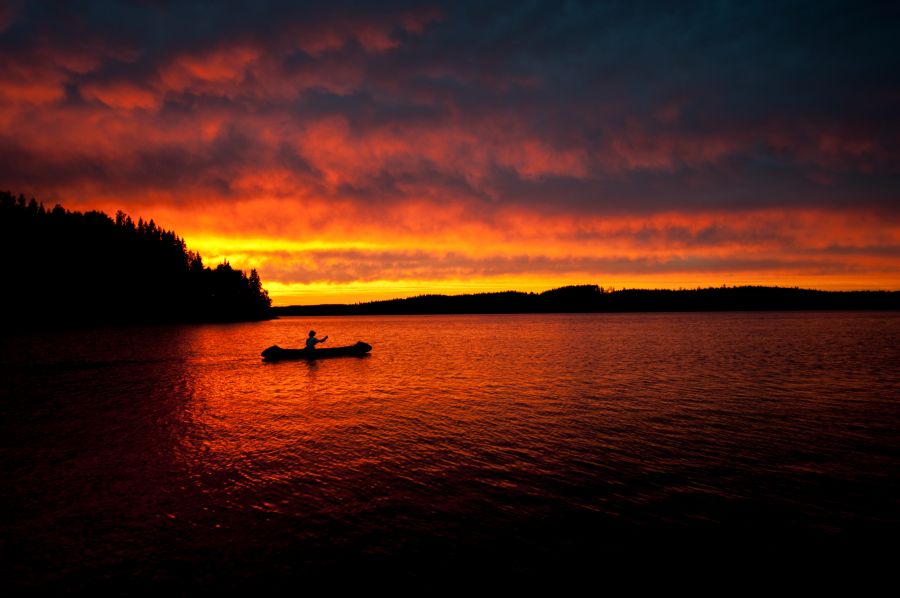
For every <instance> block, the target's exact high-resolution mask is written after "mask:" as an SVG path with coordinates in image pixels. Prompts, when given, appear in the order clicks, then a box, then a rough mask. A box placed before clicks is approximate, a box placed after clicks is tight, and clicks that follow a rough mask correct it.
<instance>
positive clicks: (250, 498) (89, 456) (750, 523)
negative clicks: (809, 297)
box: [0, 313, 900, 588]
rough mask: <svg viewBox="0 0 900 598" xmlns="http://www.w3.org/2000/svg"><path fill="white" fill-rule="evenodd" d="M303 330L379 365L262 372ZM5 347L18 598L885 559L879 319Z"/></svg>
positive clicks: (61, 338)
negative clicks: (690, 560)
mask: <svg viewBox="0 0 900 598" xmlns="http://www.w3.org/2000/svg"><path fill="white" fill-rule="evenodd" d="M310 327H314V328H315V329H316V330H317V331H318V333H319V336H320V337H321V336H323V335H326V334H327V335H329V337H330V339H329V341H328V344H326V345H325V346H338V345H344V344H352V343H354V342H355V341H357V340H365V341H367V342H369V343H370V344H372V345H373V346H374V349H373V352H372V353H371V355H370V356H368V357H365V358H344V359H333V360H324V361H321V362H318V363H312V364H309V363H306V362H284V363H277V364H267V363H263V362H261V360H260V358H259V353H260V351H261V350H262V349H264V348H265V347H267V346H269V345H271V344H279V345H281V346H283V347H284V346H287V347H290V346H301V343H302V340H303V339H304V337H305V336H306V332H307V331H308V330H309V329H310ZM0 342H2V350H0V363H2V366H0V373H2V386H0V393H2V397H0V399H2V400H0V410H2V411H0V412H2V419H0V442H2V447H3V459H2V467H3V479H4V481H5V488H4V490H3V492H2V497H3V501H4V503H6V504H5V505H4V507H5V508H4V509H3V515H2V543H3V549H4V553H5V554H4V555H3V556H4V565H3V566H4V568H5V569H7V571H5V572H4V573H5V575H6V576H7V577H6V578H7V579H10V576H11V579H13V580H14V582H15V584H17V585H23V586H33V587H39V586H43V585H50V586H58V587H61V588H77V587H79V586H82V585H93V584H96V583H101V584H102V583H110V584H115V583H125V582H131V581H134V580H140V581H141V583H151V584H162V585H165V584H167V583H171V584H179V585H178V586H177V587H190V586H191V584H197V585H199V584H204V585H210V584H213V585H214V584H231V583H240V582H242V581H248V582H249V581H252V580H255V579H259V578H260V577H263V576H264V577H265V578H266V579H269V580H276V581H277V580H280V581H283V582H285V583H292V582H293V581H294V580H297V579H302V578H308V577H309V576H317V575H327V574H334V573H339V574H345V573H344V572H358V571H368V572H372V571H377V572H379V573H381V574H383V575H388V576H389V575H394V574H397V575H403V576H407V577H414V578H415V577H417V576H418V577H422V578H425V577H429V576H432V575H444V574H452V575H456V574H458V573H459V572H460V571H494V572H498V571H499V572H508V573H511V574H519V575H523V574H531V575H540V574H541V573H542V572H554V571H558V570H560V569H562V568H566V567H571V568H575V567H582V566H591V567H595V566H597V563H598V562H600V561H602V558H603V557H621V556H623V555H624V558H629V557H630V556H632V555H641V556H645V557H646V556H647V555H648V554H653V555H656V556H661V555H665V554H668V553H670V552H682V553H683V552H684V551H690V550H699V551H701V552H705V553H707V554H708V553H711V552H718V551H725V552H726V553H727V552H729V551H746V550H747V549H748V547H752V550H753V551H754V552H755V553H757V554H766V553H771V554H787V553H791V552H792V551H798V550H804V551H806V550H819V551H822V552H827V551H831V550H846V551H848V552H850V551H856V550H857V548H859V547H862V546H869V547H871V546H872V545H873V544H872V543H873V542H877V541H880V540H896V536H897V532H898V531H900V368H898V365H900V314H897V313H887V314H885V313H813V314H802V313H726V314H651V315H648V314H639V315H623V314H615V315H551V316H531V315H524V316H440V317H435V316H430V317H429V316H425V317H375V318H319V319H317V320H311V319H306V318H284V319H281V320H276V321H272V322H263V323H252V324H234V325H207V326H178V327H154V328H150V327H148V328H128V329H106V330H94V331H86V332H85V331H80V332H60V333H52V334H51V333H45V334H41V335H36V336H29V337H19V338H6V339H3V340H2V341H0ZM893 550H894V551H896V548H894V549H893ZM347 574H352V573H347ZM181 584H188V586H184V585H181Z"/></svg>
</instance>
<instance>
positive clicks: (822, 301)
mask: <svg viewBox="0 0 900 598" xmlns="http://www.w3.org/2000/svg"><path fill="white" fill-rule="evenodd" d="M846 310H853V311H893V310H900V291H817V290H812V289H799V288H785V287H756V286H752V287H751V286H745V287H719V288H707V289H691V290H677V291H676V290H643V289H625V290H620V291H609V290H605V289H603V288H602V287H599V286H596V285H585V286H574V287H563V288H560V289H553V290H551V291H546V292H543V293H522V292H517V291H507V292H501V293H479V294H472V295H453V296H449V295H421V296H418V297H410V298H407V299H390V300H386V301H372V302H368V303H357V304H322V305H291V306H282V307H273V308H272V311H273V312H274V314H275V315H276V316H373V315H442V314H447V315H453V314H527V313H537V314H540V313H629V312H702V311H710V312H721V311H846Z"/></svg>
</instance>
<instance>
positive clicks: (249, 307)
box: [0, 191, 272, 329]
mask: <svg viewBox="0 0 900 598" xmlns="http://www.w3.org/2000/svg"><path fill="white" fill-rule="evenodd" d="M0 256H2V257H0V268H2V272H3V275H4V277H5V280H6V283H5V284H4V290H3V292H2V314H3V316H2V318H3V321H4V327H5V328H7V329H9V328H12V329H17V328H30V327H35V326H45V325H66V324H70V325H85V324H118V323H167V322H229V321H247V320H261V319H267V318H271V317H272V311H271V300H270V299H269V296H268V293H267V292H266V290H265V289H264V288H263V286H262V282H261V281H260V278H259V275H258V274H257V272H256V271H255V270H251V271H250V273H249V275H248V274H245V273H244V272H243V271H241V270H236V269H234V268H232V267H231V266H230V265H229V264H228V263H227V262H225V263H222V264H219V265H217V266H216V267H214V268H210V267H208V266H204V264H203V259H202V258H201V256H200V255H199V254H198V253H196V252H193V251H190V250H188V249H187V247H186V246H185V243H184V240H183V239H181V238H180V237H178V236H177V235H176V234H175V232H174V231H169V230H165V229H162V228H160V227H159V226H158V225H157V224H156V223H155V222H154V221H153V220H149V221H144V220H143V219H139V220H138V221H137V222H135V221H133V220H132V219H131V218H130V217H129V216H128V215H127V214H125V213H124V212H121V211H120V212H118V213H116V215H115V218H112V217H110V216H108V215H107V214H105V213H104V212H99V211H88V212H78V211H69V210H66V209H65V208H63V207H62V206H60V205H56V206H55V207H53V208H52V209H47V208H45V206H44V205H43V204H42V203H39V202H37V201H36V200H35V199H31V200H30V201H28V200H26V198H25V197H24V196H22V195H19V196H18V197H15V196H14V195H13V194H12V193H10V192H8V191H7V192H0Z"/></svg>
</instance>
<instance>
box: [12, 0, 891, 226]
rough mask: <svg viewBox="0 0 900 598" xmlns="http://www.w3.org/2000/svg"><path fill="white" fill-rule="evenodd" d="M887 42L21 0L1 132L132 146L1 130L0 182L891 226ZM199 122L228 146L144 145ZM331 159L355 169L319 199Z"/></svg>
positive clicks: (554, 14)
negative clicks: (104, 129)
mask: <svg viewBox="0 0 900 598" xmlns="http://www.w3.org/2000/svg"><path fill="white" fill-rule="evenodd" d="M898 22H900V20H898V11H897V9H896V8H895V7H892V6H891V5H890V4H886V3H885V4H883V3H851V2H817V3H808V2H743V3H740V2H734V3H730V2H724V3H709V2H678V3H672V2H649V3H648V2H642V3H632V2H564V3H561V2H527V3H522V2H491V3H484V2H477V1H471V2H446V3H442V4H436V3H435V4H432V3H421V2H379V3H368V2H334V1H330V2H276V1H267V2H225V3H222V2H211V1H210V2H200V1H189V2H182V1H179V2H174V1H172V2H164V1H157V2H131V3H129V2H102V1H100V2H28V3H23V4H22V5H21V6H19V7H18V8H17V9H13V10H9V11H6V12H4V13H2V14H0V53H2V54H3V57H2V60H0V79H2V82H3V83H4V85H5V86H6V87H7V88H8V90H9V91H8V93H7V98H6V100H5V104H4V103H3V102H4V100H3V99H2V98H0V105H5V106H6V109H5V113H6V114H7V118H8V119H18V120H19V121H24V122H26V123H27V121H28V119H36V118H37V115H39V114H40V115H42V131H43V134H45V135H47V136H53V135H54V133H55V131H54V130H53V127H54V126H57V127H65V126H66V119H65V118H59V119H56V120H54V119H50V118H45V117H43V114H44V112H45V111H46V110H47V109H48V108H52V109H53V110H64V109H65V108H66V107H69V108H71V109H73V110H74V109H76V108H77V109H78V110H82V111H85V110H87V109H88V108H90V110H91V111H92V114H90V115H89V116H90V118H93V119H95V120H96V121H97V122H98V126H99V125H100V124H102V123H103V122H105V119H107V118H119V119H122V120H123V121H128V120H129V119H131V120H132V121H133V122H134V126H135V127H136V128H139V129H145V130H147V131H148V133H147V134H146V135H145V137H146V141H145V142H144V143H143V144H140V143H138V142H134V140H133V139H127V140H126V138H125V136H124V135H123V134H122V133H121V132H117V133H102V134H104V135H112V134H117V135H120V136H122V139H121V140H120V142H121V143H122V144H125V142H126V141H131V142H133V143H135V144H136V145H135V147H131V148H125V150H124V151H123V155H124V156H125V157H124V158H122V159H121V160H119V159H118V158H117V157H116V156H115V155H109V154H102V153H99V152H96V151H91V148H90V147H84V148H81V149H78V148H73V149H71V151H68V152H66V151H63V149H62V148H60V149H59V151H55V152H53V153H52V155H51V154H48V153H47V152H45V151H44V150H43V149H42V147H44V146H43V145H42V144H38V143H35V142H34V139H32V138H31V136H30V133H29V132H28V131H26V130H20V129H17V128H16V127H7V128H6V132H5V133H0V141H2V146H3V152H4V154H5V155H6V156H7V157H8V159H9V161H8V162H6V164H7V166H6V167H5V168H3V169H0V175H2V177H3V181H5V182H7V184H19V183H20V182H21V181H25V180H30V181H31V182H32V184H41V183H43V182H46V183H48V184H49V183H52V182H56V183H58V184H60V185H63V184H65V183H66V182H67V181H70V180H73V179H84V178H86V177H96V178H97V180H98V184H107V185H109V186H113V187H116V186H118V188H119V190H121V191H123V192H124V191H128V190H131V189H133V188H135V187H140V186H142V185H143V186H146V187H147V188H148V189H160V188H166V187H171V186H179V185H185V186H188V187H192V188H195V189H206V190H207V191H208V192H209V193H212V194H215V193H220V194H222V195H223V196H224V197H228V196H229V194H230V193H232V191H233V187H234V185H233V180H232V178H233V177H234V176H236V173H243V172H246V171H248V170H250V169H257V170H264V169H266V168H279V169H288V170H291V171H293V172H295V173H296V175H297V177H298V178H300V179H302V180H303V181H305V183H304V184H309V185H317V187H316V188H317V189H318V190H319V191H321V192H322V193H324V194H326V195H328V194H332V195H336V196H344V197H349V198H353V199H357V200H360V201H365V200H367V199H369V200H373V201H375V200H377V201H382V202H384V201H390V200H391V199H394V200H403V199H406V198H407V197H408V196H409V195H410V194H420V195H421V194H423V193H427V195H428V196H429V197H431V198H433V199H435V198H438V197H439V196H440V193H441V190H443V193H444V194H445V196H446V197H452V198H454V199H461V198H462V199H465V200H466V201H471V202H473V203H475V204H479V203H480V204H483V205H485V206H489V205H524V206H528V207H530V208H533V209H542V210H549V211H554V210H575V211H580V212H585V213H607V212H618V211H628V210H633V211H639V212H640V211H643V212H652V211H658V210H665V209H680V210H701V209H704V210H705V209H724V210H732V209H735V210H746V209H754V208H770V207H774V206H803V207H809V206H824V207H850V206H852V207H860V206H869V207H872V208H875V209H878V210H882V211H896V210H897V209H898V206H900V186H898V177H900V111H898V110H897V109H896V107H897V104H898V100H900V42H898V41H897V37H896V35H895V33H896V25H897V24H898ZM55 90H58V91H55ZM35 98H39V99H35ZM204 119H208V120H219V121H231V124H225V125H222V127H223V130H224V132H220V133H218V134H215V135H209V136H203V135H202V134H201V133H202V131H199V130H198V133H197V134H196V135H195V137H196V139H193V140H191V139H187V138H186V137H187V136H184V135H177V134H175V133H173V132H171V131H170V134H169V135H170V137H169V138H161V137H159V136H155V135H151V134H149V132H152V131H154V130H164V131H165V130H169V128H170V127H171V123H172V122H183V123H184V127H183V129H184V130H187V129H190V128H191V127H193V126H198V127H199V125H196V124H195V123H197V122H199V121H200V120H204ZM334 120H337V121H339V122H340V123H342V124H343V126H345V127H346V130H342V131H338V133H337V134H340V135H343V137H341V138H339V139H335V140H329V139H326V138H325V137H324V136H323V135H324V133H322V131H321V127H320V126H319V125H320V123H322V122H325V123H331V122H332V121H334ZM332 133H333V131H332ZM316 136H319V137H316ZM304 140H305V141H304ZM319 140H321V143H319V144H318V146H317V143H316V142H317V141H319ZM423 140H424V141H423ZM328 143H337V144H343V145H345V146H348V147H349V148H350V150H348V151H355V152H356V154H355V155H353V156H344V155H341V156H337V155H334V156H331V158H332V159H333V161H338V160H340V159H343V160H345V161H348V162H353V168H352V169H349V168H348V170H347V172H346V174H345V175H344V176H341V177H338V179H339V180H338V181H337V182H336V183H334V184H332V185H331V186H329V184H327V183H325V182H323V180H324V178H326V172H327V171H328V170H329V168H332V169H333V168H334V164H328V163H327V160H325V159H324V158H323V156H322V155H321V154H322V152H323V151H324V150H321V148H323V147H327V145H328ZM98 144H99V142H98ZM42 179H43V180H42ZM425 189H427V191H425ZM285 192H288V190H285Z"/></svg>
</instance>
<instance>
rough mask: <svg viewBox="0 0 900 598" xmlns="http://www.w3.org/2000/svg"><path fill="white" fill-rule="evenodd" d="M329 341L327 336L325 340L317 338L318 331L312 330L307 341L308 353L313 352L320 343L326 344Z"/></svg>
mask: <svg viewBox="0 0 900 598" xmlns="http://www.w3.org/2000/svg"><path fill="white" fill-rule="evenodd" d="M327 340H328V337H327V336H326V337H325V338H316V331H315V330H310V331H309V338H308V339H306V349H307V351H312V350H313V349H315V348H316V345H318V344H319V343H324V342H325V341H327Z"/></svg>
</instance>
